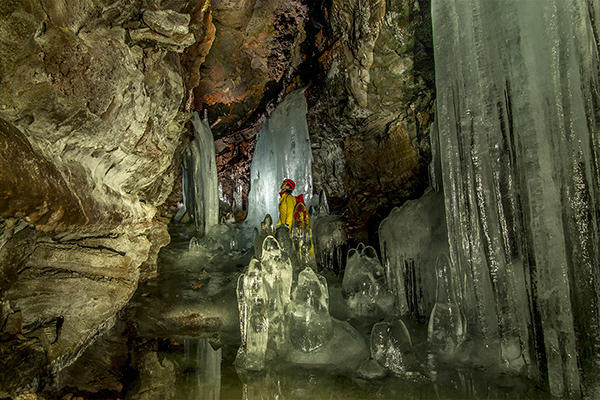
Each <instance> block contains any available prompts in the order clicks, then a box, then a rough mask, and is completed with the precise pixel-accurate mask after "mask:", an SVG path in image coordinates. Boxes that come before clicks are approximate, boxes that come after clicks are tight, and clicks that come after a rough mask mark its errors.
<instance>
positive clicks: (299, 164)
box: [246, 90, 313, 227]
mask: <svg viewBox="0 0 600 400" xmlns="http://www.w3.org/2000/svg"><path fill="white" fill-rule="evenodd" d="M306 110H307V105H306V98H305V97H304V90H297V91H295V92H292V93H290V94H288V95H287V96H286V97H285V99H284V100H283V102H282V103H281V104H280V105H279V106H277V108H276V109H275V111H273V113H272V114H271V116H270V117H269V119H268V120H267V122H265V123H264V125H263V127H262V129H261V130H260V132H259V133H258V138H257V142H256V150H255V151H254V155H253V156H252V167H251V171H250V193H249V194H248V217H247V218H246V221H247V223H248V224H250V225H251V226H253V227H259V226H260V223H261V221H262V220H263V219H264V217H265V215H266V214H270V215H271V216H272V217H273V219H274V220H275V221H277V218H278V216H279V209H278V202H279V187H280V186H281V182H283V180H284V179H287V178H289V179H292V180H293V181H294V182H295V183H296V188H295V190H294V195H297V194H300V193H302V194H303V195H304V200H305V201H306V202H307V203H308V202H309V200H310V198H311V196H312V190H313V188H312V152H311V148H310V140H309V137H308V125H307V124H306Z"/></svg>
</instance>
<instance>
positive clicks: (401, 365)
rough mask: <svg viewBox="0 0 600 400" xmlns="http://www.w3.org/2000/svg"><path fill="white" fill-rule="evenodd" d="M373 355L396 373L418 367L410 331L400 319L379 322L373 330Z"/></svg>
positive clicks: (404, 372) (402, 372) (406, 372)
mask: <svg viewBox="0 0 600 400" xmlns="http://www.w3.org/2000/svg"><path fill="white" fill-rule="evenodd" d="M371 357H372V358H373V359H374V360H376V361H377V362H378V363H379V364H381V365H382V366H384V367H385V368H387V369H388V370H390V371H391V372H393V373H394V374H396V375H400V376H402V375H406V374H408V373H409V372H411V371H414V370H416V369H418V367H419V365H418V361H417V358H416V356H415V352H414V349H413V345H412V341H411V338H410V333H409V332H408V329H407V328H406V325H405V324H404V322H402V320H400V319H394V320H393V321H392V322H379V323H377V324H375V325H373V329H372V331H371Z"/></svg>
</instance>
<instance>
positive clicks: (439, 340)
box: [427, 253, 467, 357]
mask: <svg viewBox="0 0 600 400" xmlns="http://www.w3.org/2000/svg"><path fill="white" fill-rule="evenodd" d="M435 271H436V278H437V284H436V300H435V304H434V306H433V309H432V310H431V316H430V317H429V324H428V325H427V341H428V342H429V346H430V350H431V351H433V352H436V353H438V354H440V355H442V356H444V357H447V356H452V355H453V353H454V352H455V351H456V349H457V348H458V346H460V345H461V344H462V343H463V342H464V341H465V338H466V335H467V321H466V319H465V317H464V315H463V313H462V312H461V311H460V307H459V306H458V303H457V301H456V292H455V290H454V283H453V280H452V275H453V274H452V267H451V264H450V260H449V258H448V256H447V255H446V254H443V253H442V254H440V255H439V256H438V259H437V261H436V265H435Z"/></svg>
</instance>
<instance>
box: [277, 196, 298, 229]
mask: <svg viewBox="0 0 600 400" xmlns="http://www.w3.org/2000/svg"><path fill="white" fill-rule="evenodd" d="M295 208H296V198H295V197H294V196H292V195H291V194H289V193H287V192H285V193H283V194H282V195H281V197H280V198H279V220H278V221H277V226H279V225H281V224H286V225H287V227H288V228H289V229H290V230H291V229H292V225H293V224H294V209H295Z"/></svg>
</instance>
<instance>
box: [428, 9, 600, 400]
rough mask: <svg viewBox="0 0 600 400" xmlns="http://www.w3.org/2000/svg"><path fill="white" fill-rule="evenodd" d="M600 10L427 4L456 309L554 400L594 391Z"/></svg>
mask: <svg viewBox="0 0 600 400" xmlns="http://www.w3.org/2000/svg"><path fill="white" fill-rule="evenodd" d="M598 11H600V2H599V1H598V0H544V1H525V0H505V1H488V0H433V1H432V19H433V33H434V49H435V65H436V90H437V121H436V124H437V128H438V130H439V142H440V155H441V161H442V162H441V166H442V170H443V172H442V176H443V178H442V179H443V188H444V195H445V204H446V215H447V224H448V233H449V241H450V255H451V262H452V263H453V264H454V265H455V267H456V269H457V272H458V276H459V277H460V285H459V286H460V287H459V288H457V289H459V290H458V292H459V296H458V299H457V301H458V302H459V304H460V307H461V309H462V311H463V312H464V313H465V314H466V317H467V319H468V321H469V333H470V335H473V336H474V337H480V338H482V339H483V340H484V342H485V343H486V344H487V345H488V346H490V348H495V349H496V351H497V354H498V358H499V359H501V360H502V361H503V362H504V364H505V365H506V366H507V367H508V368H509V369H511V370H513V371H521V372H526V371H530V372H534V371H540V372H541V378H542V379H543V380H544V381H545V382H546V383H547V384H548V385H549V388H550V390H551V392H552V394H553V395H555V396H558V397H579V396H581V395H582V394H583V395H584V396H591V397H597V395H598V393H597V389H595V386H596V385H597V384H596V383H595V380H596V377H597V375H598V372H599V371H598V368H599V367H598V365H600V363H599V361H600V358H599V356H598V350H597V349H598V347H599V344H600V341H599V329H598V311H599V310H598V305H599V300H598V296H599V290H598V289H599V288H598V282H599V280H598V278H599V276H598V275H599V271H598V265H600V263H599V256H598V247H599V240H598V232H599V229H598V220H597V218H598V211H599V209H598V204H599V203H598V201H599V194H600V193H599V187H600V174H599V171H598V165H599V163H598V161H599V157H598V156H599V150H600V146H599V134H600V125H599V123H600V120H599V117H600V114H599V111H598V104H600V95H599V91H598V71H599V68H598V37H599V34H600V21H599V20H598V19H597V13H598ZM582 390H583V393H582ZM595 391H596V392H595Z"/></svg>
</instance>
